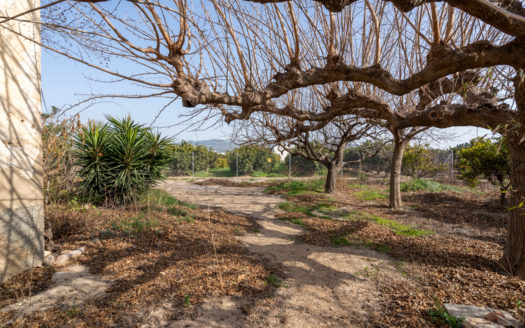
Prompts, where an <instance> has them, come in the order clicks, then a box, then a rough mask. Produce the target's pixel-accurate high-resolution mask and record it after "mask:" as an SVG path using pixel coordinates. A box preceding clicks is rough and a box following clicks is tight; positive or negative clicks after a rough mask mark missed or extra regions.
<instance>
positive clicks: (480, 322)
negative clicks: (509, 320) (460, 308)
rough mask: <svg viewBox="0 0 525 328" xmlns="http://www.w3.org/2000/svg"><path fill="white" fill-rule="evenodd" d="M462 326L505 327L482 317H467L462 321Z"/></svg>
mask: <svg viewBox="0 0 525 328" xmlns="http://www.w3.org/2000/svg"><path fill="white" fill-rule="evenodd" d="M463 327H465V328H505V327H504V326H502V325H500V324H498V323H495V322H492V321H488V320H486V319H483V318H467V319H466V320H465V321H464V322H463Z"/></svg>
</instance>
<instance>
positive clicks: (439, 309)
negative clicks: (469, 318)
mask: <svg viewBox="0 0 525 328" xmlns="http://www.w3.org/2000/svg"><path fill="white" fill-rule="evenodd" d="M434 306H435V308H434V309H432V310H430V311H428V314H429V315H430V317H431V318H432V320H433V321H434V322H437V323H441V324H447V325H449V326H450V327H452V328H461V327H463V321H465V318H457V317H454V316H451V315H450V314H448V313H447V310H446V309H445V307H444V306H443V305H441V304H440V303H439V301H438V300H437V299H434Z"/></svg>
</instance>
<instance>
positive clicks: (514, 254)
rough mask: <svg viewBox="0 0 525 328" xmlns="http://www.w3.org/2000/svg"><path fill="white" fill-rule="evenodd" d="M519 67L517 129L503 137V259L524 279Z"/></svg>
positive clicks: (523, 123)
mask: <svg viewBox="0 0 525 328" xmlns="http://www.w3.org/2000/svg"><path fill="white" fill-rule="evenodd" d="M520 75H521V70H519V71H518V75H517V77H516V78H515V80H514V88H515V100H516V104H517V107H518V115H519V116H518V117H519V119H518V122H517V123H515V124H517V126H516V127H517V129H515V130H514V131H512V132H510V133H509V134H508V135H507V136H506V138H507V143H508V146H509V150H510V164H511V172H510V185H511V187H510V202H511V204H510V206H511V207H510V208H511V210H510V211H509V218H508V220H509V221H508V228H507V240H506V244H505V253H504V255H503V261H504V263H505V264H507V265H508V266H509V269H510V271H511V272H512V273H513V274H514V275H517V276H518V277H519V278H520V279H524V280H525V206H520V204H522V202H524V201H525V142H523V140H522V138H523V136H524V135H525V81H524V79H523V78H521V77H520Z"/></svg>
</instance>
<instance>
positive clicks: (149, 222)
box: [111, 216, 161, 235]
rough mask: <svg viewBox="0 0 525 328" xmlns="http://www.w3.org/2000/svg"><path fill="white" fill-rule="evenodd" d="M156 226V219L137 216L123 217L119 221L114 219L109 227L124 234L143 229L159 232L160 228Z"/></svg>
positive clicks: (137, 232)
mask: <svg viewBox="0 0 525 328" xmlns="http://www.w3.org/2000/svg"><path fill="white" fill-rule="evenodd" d="M158 226H159V222H158V221H157V220H156V219H150V218H144V217H141V216H139V217H133V218H127V219H123V220H121V221H114V222H113V223H112V224H111V229H112V230H114V231H120V232H123V233H125V234H133V235H136V234H140V233H142V232H145V231H154V232H161V230H158V229H157V227H158Z"/></svg>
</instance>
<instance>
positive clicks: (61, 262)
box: [55, 247, 86, 266]
mask: <svg viewBox="0 0 525 328" xmlns="http://www.w3.org/2000/svg"><path fill="white" fill-rule="evenodd" d="M85 249H86V248H85V247H81V248H79V249H76V250H74V251H71V252H67V253H64V254H62V255H60V256H58V257H57V258H56V259H55V265H57V266H58V265H64V264H66V263H67V262H69V260H71V259H74V258H76V257H79V256H80V255H82V254H83V253H84V251H85Z"/></svg>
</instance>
